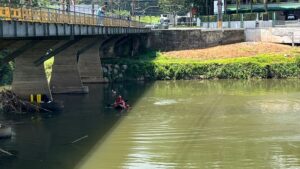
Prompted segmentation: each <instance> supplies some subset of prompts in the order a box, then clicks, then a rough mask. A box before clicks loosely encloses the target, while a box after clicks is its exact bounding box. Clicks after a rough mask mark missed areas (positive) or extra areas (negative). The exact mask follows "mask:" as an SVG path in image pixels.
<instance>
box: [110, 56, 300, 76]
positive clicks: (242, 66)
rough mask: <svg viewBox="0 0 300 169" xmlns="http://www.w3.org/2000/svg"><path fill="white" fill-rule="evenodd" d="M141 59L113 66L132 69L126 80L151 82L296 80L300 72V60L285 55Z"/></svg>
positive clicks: (298, 57) (127, 72) (128, 60)
mask: <svg viewBox="0 0 300 169" xmlns="http://www.w3.org/2000/svg"><path fill="white" fill-rule="evenodd" d="M298 55H299V54H298ZM138 58H139V59H122V60H115V61H112V62H114V63H115V64H127V65H129V67H128V69H127V71H126V76H127V77H129V78H130V79H132V78H139V77H142V76H143V77H146V78H147V79H149V80H164V79H174V80H176V79H214V78H219V79H250V78H295V77H298V76H299V72H300V67H299V66H300V56H293V57H285V56H283V55H282V54H263V55H257V56H253V57H239V58H230V59H213V60H199V59H185V58H172V57H169V56H166V55H164V54H162V53H159V52H157V53H155V52H150V53H147V54H145V55H142V56H140V57H138Z"/></svg>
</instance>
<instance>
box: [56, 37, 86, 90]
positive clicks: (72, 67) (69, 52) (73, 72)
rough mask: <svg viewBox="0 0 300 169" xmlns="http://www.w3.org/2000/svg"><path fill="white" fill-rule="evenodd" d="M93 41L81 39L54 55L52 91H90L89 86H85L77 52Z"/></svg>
mask: <svg viewBox="0 0 300 169" xmlns="http://www.w3.org/2000/svg"><path fill="white" fill-rule="evenodd" d="M90 41H91V39H89V38H85V39H81V40H79V41H78V42H77V43H75V44H73V45H71V46H69V47H68V48H66V49H65V50H63V51H62V52H60V53H59V54H57V55H56V56H55V57H54V64H53V67H52V75H51V80H50V88H51V91H52V93H55V94H62V93H88V87H87V86H83V84H82V81H81V78H80V75H79V71H78V65H77V52H78V50H79V49H80V48H81V47H82V46H85V45H86V44H88V43H89V42H90Z"/></svg>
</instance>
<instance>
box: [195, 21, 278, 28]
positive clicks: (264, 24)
mask: <svg viewBox="0 0 300 169" xmlns="http://www.w3.org/2000/svg"><path fill="white" fill-rule="evenodd" d="M201 24H202V25H201V26H202V27H203V28H217V27H218V24H217V22H202V23H201ZM198 26H200V25H198ZM272 26H273V21H272V20H270V21H258V23H257V24H256V21H243V22H241V21H230V22H223V28H233V29H239V28H256V27H260V28H264V27H272Z"/></svg>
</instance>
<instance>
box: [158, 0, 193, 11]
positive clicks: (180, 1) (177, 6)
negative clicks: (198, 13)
mask: <svg viewBox="0 0 300 169" xmlns="http://www.w3.org/2000/svg"><path fill="white" fill-rule="evenodd" d="M188 2H189V0H159V6H160V8H161V9H162V11H163V12H164V13H172V12H173V11H179V10H180V11H181V12H183V13H185V12H188V11H189V5H188Z"/></svg>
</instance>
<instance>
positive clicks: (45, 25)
mask: <svg viewBox="0 0 300 169" xmlns="http://www.w3.org/2000/svg"><path fill="white" fill-rule="evenodd" d="M149 32H150V29H146V28H144V25H143V24H142V23H140V22H137V21H132V20H130V19H129V18H124V17H120V16H118V17H113V16H107V17H101V18H98V17H97V16H94V15H89V14H82V13H76V12H67V11H62V10H57V9H49V8H34V7H28V6H5V5H2V6H0V50H6V51H8V54H7V55H6V56H5V58H4V60H3V61H2V62H1V63H0V65H3V64H7V63H8V62H9V61H12V60H15V70H14V72H13V83H12V90H13V91H14V92H15V93H16V94H17V95H18V96H19V97H21V98H23V99H28V98H29V96H30V94H43V95H47V96H48V98H50V99H51V100H52V93H88V87H87V86H84V83H101V82H105V81H104V79H103V76H102V70H101V60H100V58H103V57H113V56H116V55H119V54H118V52H119V53H120V52H122V54H123V55H134V54H135V53H137V52H138V50H139V49H140V48H142V45H143V44H145V43H141V42H142V41H145V40H144V39H143V38H144V36H143V35H144V34H146V33H149ZM52 56H54V58H55V59H54V60H55V61H54V64H53V69H52V78H51V81H50V84H48V82H47V78H46V74H45V70H44V65H43V63H44V61H46V60H47V59H49V58H51V57H52Z"/></svg>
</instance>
